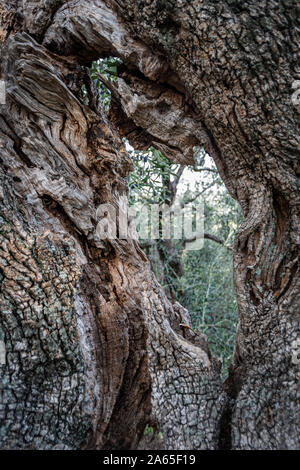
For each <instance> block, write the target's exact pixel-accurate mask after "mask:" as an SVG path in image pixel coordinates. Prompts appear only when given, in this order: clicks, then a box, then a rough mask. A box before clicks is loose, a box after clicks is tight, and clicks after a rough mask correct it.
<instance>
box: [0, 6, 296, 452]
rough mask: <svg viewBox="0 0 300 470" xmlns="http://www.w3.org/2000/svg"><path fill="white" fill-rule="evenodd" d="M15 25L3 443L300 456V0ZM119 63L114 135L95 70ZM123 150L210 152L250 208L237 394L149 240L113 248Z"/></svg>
mask: <svg viewBox="0 0 300 470" xmlns="http://www.w3.org/2000/svg"><path fill="white" fill-rule="evenodd" d="M0 18H1V22H2V25H1V30H0V38H1V41H2V57H1V77H2V78H3V79H5V80H6V82H7V102H6V105H1V118H0V132H1V167H2V170H1V187H2V199H1V201H2V202H1V217H2V219H1V221H2V224H1V238H0V242H1V259H2V260H3V261H2V264H1V317H0V318H1V330H0V332H1V335H2V337H3V339H4V341H5V344H6V349H7V361H6V364H5V365H4V366H3V365H2V366H0V367H1V374H2V375H1V379H2V382H1V403H0V406H1V408H0V413H1V415H0V416H1V431H0V436H1V446H2V447H4V448H79V447H83V448H87V447H92V448H135V447H136V446H137V443H138V440H139V437H140V435H141V432H142V431H143V427H144V425H145V423H146V422H147V421H149V420H152V422H156V423H157V426H158V427H159V429H160V430H161V431H162V433H163V436H164V442H163V445H164V447H165V448H171V449H172V448H193V449H200V448H210V449H215V448H217V447H218V446H219V445H220V446H221V447H229V448H232V449H278V448H290V449H294V448H299V447H300V442H299V436H300V432H299V422H300V411H299V410H300V407H299V401H300V390H299V364H298V363H297V361H295V360H293V347H294V345H295V341H296V340H297V339H298V338H299V333H300V324H299V322H300V316H299V306H300V300H299V272H298V264H297V263H298V255H299V224H300V222H299V181H298V179H297V177H298V176H299V135H298V111H299V109H297V107H296V106H294V105H293V104H292V101H291V95H292V92H293V90H292V85H293V81H294V80H295V79H299V78H300V77H299V69H297V65H296V59H297V52H298V46H297V36H296V34H297V5H296V2H295V1H288V0H285V1H284V0H281V1H279V0H277V1H275V0H269V1H254V0H252V1H248V2H245V1H238V0H236V1H234V0H224V1H219V2H215V1H212V0H203V1H199V0H189V1H188V0H177V1H175V0H164V1H162V0H154V1H147V0H137V1H132V0H123V1H122V2H121V1H120V2H119V1H113V0H111V1H110V0H107V1H106V2H105V3H104V2H102V1H100V0H86V1H83V0H82V1H80V0H70V1H63V0H61V1H55V0H43V1H33V0H26V1H24V2H20V1H18V0H17V1H16V2H15V4H14V5H12V2H7V3H5V2H4V5H1V7H0ZM106 55H116V56H118V57H120V58H121V59H122V61H123V66H122V70H121V76H120V79H119V80H118V82H117V83H116V84H114V85H111V89H112V93H113V96H114V98H113V100H114V106H112V110H111V113H110V116H109V118H110V121H111V122H109V121H108V120H107V119H106V117H105V116H104V115H103V113H102V112H101V109H100V107H99V105H98V102H97V99H96V97H95V94H94V93H92V91H91V84H90V83H89V81H88V77H87V74H86V71H85V69H84V66H85V65H87V64H88V63H89V62H90V61H91V60H93V59H96V58H98V57H104V56H106ZM83 83H85V84H86V86H87V89H88V90H90V92H89V95H90V96H89V98H90V101H89V103H90V104H89V107H88V106H85V105H84V104H83V101H82V98H81V94H80V87H81V85H82V84H83ZM120 135H121V136H124V135H125V136H127V137H128V138H129V139H131V141H132V143H133V144H134V145H135V146H136V147H139V148H145V147H147V146H148V145H150V144H151V143H154V144H155V145H156V146H157V147H158V148H160V149H161V150H163V151H164V153H165V154H166V156H168V157H169V158H172V159H174V160H175V161H178V162H180V163H191V161H192V148H193V146H194V145H195V144H202V145H203V146H204V147H205V149H206V150H207V151H208V153H210V155H211V156H212V157H213V158H214V159H215V162H216V164H217V167H218V170H219V172H220V175H221V177H222V178H223V180H224V182H225V184H226V185H227V188H228V190H229V191H230V193H231V194H232V196H233V197H235V198H236V199H237V200H238V201H239V202H240V204H241V206H242V209H243V211H244V215H245V221H244V223H243V225H242V226H241V228H240V230H239V232H238V234H237V236H236V241H235V249H234V269H235V289H236V294H237V301H238V314H239V327H238V332H237V338H236V349H235V355H234V359H233V364H232V368H231V373H230V378H229V380H228V382H227V384H226V386H225V388H226V391H227V393H228V395H227V394H226V392H225V390H224V387H223V386H222V384H221V381H220V377H219V370H218V369H219V366H218V363H217V361H215V360H214V359H213V358H211V356H210V354H209V352H208V350H207V346H206V344H205V341H204V338H203V337H202V335H201V334H199V335H194V334H193V333H192V332H191V331H190V330H188V331H186V330H185V335H186V337H184V336H183V335H182V331H181V329H180V327H179V323H181V320H180V319H179V317H180V316H181V315H184V316H185V315H186V313H184V311H183V310H182V309H181V308H178V306H175V308H174V307H173V306H172V305H171V304H170V302H169V301H168V300H167V299H166V297H165V296H164V294H163V292H162V290H161V288H160V287H159V285H158V284H157V282H156V281H155V279H154V278H153V276H152V274H151V272H150V269H149V263H148V261H147V259H146V258H145V256H144V254H143V252H142V251H141V250H140V248H139V247H138V245H137V244H136V242H134V241H130V240H127V241H122V240H118V241H106V242H105V244H104V245H102V244H99V241H98V240H97V238H96V237H95V224H96V220H95V212H96V208H97V206H98V205H99V204H100V203H103V202H112V203H114V204H115V205H117V203H118V197H119V196H120V195H124V194H126V192H127V185H126V182H125V180H124V177H125V176H126V175H127V174H128V171H130V168H131V163H130V161H129V159H128V157H127V155H126V152H125V150H124V148H123V146H122V142H121V139H120ZM186 321H188V319H187V318H185V321H184V322H185V323H186ZM0 339H1V338H0Z"/></svg>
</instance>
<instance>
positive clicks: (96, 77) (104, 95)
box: [82, 57, 121, 111]
mask: <svg viewBox="0 0 300 470" xmlns="http://www.w3.org/2000/svg"><path fill="white" fill-rule="evenodd" d="M120 63H121V60H120V59H119V58H118V57H106V58H105V59H99V60H97V61H95V62H93V63H92V65H91V67H90V68H89V74H90V77H91V79H92V80H93V82H94V83H95V85H96V87H97V89H98V91H99V94H100V98H101V101H102V103H103V106H104V109H105V110H106V111H107V110H108V109H109V105H110V99H111V94H110V91H109V89H108V88H107V87H106V86H105V85H104V83H103V81H102V80H101V75H102V76H103V77H104V78H106V79H107V80H110V81H112V82H114V81H116V80H117V78H118V74H117V73H118V64H120ZM82 93H83V96H84V98H85V100H86V104H88V97H87V90H86V87H85V85H83V87H82Z"/></svg>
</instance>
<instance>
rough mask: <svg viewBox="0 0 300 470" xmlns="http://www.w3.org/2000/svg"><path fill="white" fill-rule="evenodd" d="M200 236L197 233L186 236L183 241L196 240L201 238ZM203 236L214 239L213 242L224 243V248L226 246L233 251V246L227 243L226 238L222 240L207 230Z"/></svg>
mask: <svg viewBox="0 0 300 470" xmlns="http://www.w3.org/2000/svg"><path fill="white" fill-rule="evenodd" d="M200 236H201V235H200ZM200 236H197V235H195V236H194V237H191V238H186V239H185V240H184V242H183V243H184V244H186V243H191V242H194V241H195V240H197V239H198V238H200ZM203 238H206V239H207V240H212V241H213V242H216V243H219V244H220V245H223V246H224V248H226V249H227V250H230V251H232V246H228V245H225V242H224V240H221V238H218V237H216V236H215V235H212V234H211V233H206V232H205V233H204V234H203Z"/></svg>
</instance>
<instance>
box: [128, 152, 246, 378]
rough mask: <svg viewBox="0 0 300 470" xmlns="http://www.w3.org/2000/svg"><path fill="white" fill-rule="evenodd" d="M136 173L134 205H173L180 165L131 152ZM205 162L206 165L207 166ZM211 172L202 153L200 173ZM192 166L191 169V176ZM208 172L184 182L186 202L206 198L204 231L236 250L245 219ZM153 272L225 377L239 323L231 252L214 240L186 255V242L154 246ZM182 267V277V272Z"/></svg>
mask: <svg viewBox="0 0 300 470" xmlns="http://www.w3.org/2000/svg"><path fill="white" fill-rule="evenodd" d="M131 153H132V159H133V162H134V171H133V172H132V174H131V175H130V178H129V187H130V203H131V204H133V203H136V202H138V201H139V202H144V203H146V204H151V203H163V202H168V198H169V194H168V187H167V186H168V183H169V182H172V181H174V178H176V175H177V171H178V169H179V165H176V164H174V163H172V162H170V161H169V160H168V159H166V158H165V157H164V156H163V155H162V154H161V153H160V152H158V151H157V150H155V149H152V148H151V149H149V150H148V151H147V152H136V151H132V152H131ZM205 163H206V164H205ZM204 167H207V155H206V154H205V153H204V152H203V150H202V149H200V148H198V149H196V152H195V169H196V170H199V169H202V170H203V168H204ZM191 170H192V167H190V171H191ZM209 170H213V166H212V164H211V163H210V166H209V168H208V169H207V171H206V170H203V171H200V172H199V173H197V175H198V181H197V183H196V184H194V185H191V184H190V183H189V182H188V181H187V182H186V183H184V182H183V183H181V186H180V191H179V192H180V196H181V200H183V201H184V202H187V201H189V200H193V198H195V200H194V204H196V205H197V203H198V198H197V197H196V196H197V195H198V194H201V193H203V196H204V207H205V232H208V233H211V234H213V235H216V236H217V237H218V238H220V239H222V240H223V241H224V242H225V245H226V246H232V244H233V238H234V234H235V232H236V230H237V228H238V227H239V225H240V223H241V221H242V216H241V211H240V208H239V206H238V204H237V203H236V202H235V201H234V200H233V199H232V198H231V197H230V195H229V194H228V192H227V191H226V188H225V187H224V184H223V183H222V181H221V179H220V178H219V177H218V176H217V173H214V172H213V171H209ZM146 251H147V255H148V256H149V259H150V261H151V264H152V268H153V270H154V273H155V274H156V276H157V278H158V280H159V281H160V283H161V284H162V286H163V287H164V288H165V290H166V293H167V294H168V295H171V296H172V298H173V300H178V301H179V302H180V303H181V304H182V305H183V306H185V307H186V308H187V309H188V310H189V312H190V315H191V319H192V325H193V327H194V328H195V329H198V328H200V329H201V330H202V331H203V332H204V333H205V334H206V335H207V336H208V340H209V346H210V349H211V351H212V353H213V354H214V355H215V356H217V357H219V358H220V359H221V360H222V362H223V376H224V377H225V376H226V373H227V368H228V366H229V364H230V361H231V357H232V352H233V346H234V338H235V331H236V324H237V316H236V303H235V296H234V292H233V282H232V252H231V251H230V250H228V249H227V248H226V247H224V246H222V245H220V244H217V243H215V242H214V241H210V240H204V247H203V248H202V249H201V250H198V251H186V250H184V246H183V244H182V242H181V241H175V240H173V241H172V243H171V244H170V243H169V242H168V243H166V242H165V241H164V240H157V241H155V243H154V245H152V246H151V247H150V248H149V247H148V248H146ZM180 264H181V265H182V266H181V267H182V268H183V273H180Z"/></svg>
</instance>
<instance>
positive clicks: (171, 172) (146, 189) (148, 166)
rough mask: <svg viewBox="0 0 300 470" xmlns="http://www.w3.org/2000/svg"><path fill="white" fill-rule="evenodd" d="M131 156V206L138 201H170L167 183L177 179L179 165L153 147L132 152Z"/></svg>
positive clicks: (156, 202) (152, 202)
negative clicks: (174, 178) (132, 168)
mask: <svg viewBox="0 0 300 470" xmlns="http://www.w3.org/2000/svg"><path fill="white" fill-rule="evenodd" d="M130 155H131V158H132V161H133V164H134V170H133V172H132V173H131V174H130V177H129V181H128V183H129V188H130V193H129V196H130V199H129V202H130V204H134V203H136V202H138V201H140V202H148V203H151V204H154V203H155V204H159V203H163V202H166V201H168V196H167V191H168V188H167V187H166V181H168V180H171V179H172V176H173V177H176V173H175V171H176V170H178V167H179V165H177V164H174V163H172V162H170V160H168V159H167V158H166V157H164V156H163V154H162V153H161V152H160V151H159V150H156V149H155V148H153V147H150V148H149V149H148V150H147V151H144V152H141V151H136V150H132V151H130Z"/></svg>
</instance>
